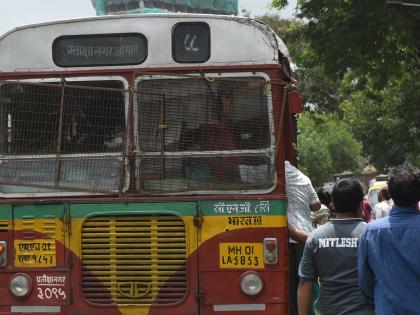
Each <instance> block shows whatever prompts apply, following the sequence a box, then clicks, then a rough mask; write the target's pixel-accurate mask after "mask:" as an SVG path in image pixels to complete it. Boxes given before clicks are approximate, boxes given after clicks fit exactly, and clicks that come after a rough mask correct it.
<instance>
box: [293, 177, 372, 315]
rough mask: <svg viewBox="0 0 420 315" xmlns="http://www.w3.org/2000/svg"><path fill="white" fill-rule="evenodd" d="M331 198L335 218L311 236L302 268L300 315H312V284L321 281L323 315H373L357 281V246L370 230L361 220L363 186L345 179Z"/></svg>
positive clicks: (301, 263)
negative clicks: (310, 310)
mask: <svg viewBox="0 0 420 315" xmlns="http://www.w3.org/2000/svg"><path fill="white" fill-rule="evenodd" d="M332 196H333V203H334V208H335V212H336V219H332V220H330V221H328V222H327V223H326V224H324V225H322V226H320V227H319V228H317V229H315V230H314V231H313V232H312V233H311V234H310V235H309V237H308V239H307V241H306V244H305V249H304V252H303V257H302V260H301V262H300V265H299V277H300V278H301V281H300V284H299V289H298V306H299V315H307V314H309V307H310V303H311V297H312V285H313V282H314V281H317V279H318V278H319V281H320V283H321V286H320V294H319V298H318V300H317V304H319V308H320V310H321V313H322V315H344V314H349V315H350V314H351V315H364V314H372V315H373V314H374V313H375V312H374V309H373V305H372V304H369V303H368V302H367V301H366V300H365V299H364V297H363V296H362V293H361V291H360V289H359V286H358V280H357V261H356V255H357V247H358V246H359V241H360V238H361V237H362V235H363V232H364V231H365V229H366V227H367V224H366V223H364V222H363V221H362V219H361V214H362V211H363V206H362V202H363V189H362V186H361V185H360V183H359V182H357V181H353V180H348V179H345V180H342V181H340V182H339V183H338V184H336V185H335V186H334V188H333V192H332Z"/></svg>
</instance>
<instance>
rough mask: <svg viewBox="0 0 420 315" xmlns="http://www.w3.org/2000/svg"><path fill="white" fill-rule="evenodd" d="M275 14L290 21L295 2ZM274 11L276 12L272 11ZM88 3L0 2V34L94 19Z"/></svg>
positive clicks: (261, 2)
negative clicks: (41, 24) (30, 26)
mask: <svg viewBox="0 0 420 315" xmlns="http://www.w3.org/2000/svg"><path fill="white" fill-rule="evenodd" d="M269 2H270V1H269V0H239V10H241V9H246V10H247V11H249V12H251V16H255V15H263V14H264V13H266V12H268V11H269V9H268V5H269ZM289 2H291V3H292V4H291V5H290V6H289V7H288V8H287V9H285V10H281V11H280V12H279V13H280V15H281V16H282V17H284V18H292V15H293V12H294V7H295V4H296V0H291V1H290V0H289ZM273 12H276V11H273ZM95 15H96V13H95V10H94V9H93V6H92V4H91V1H90V0H29V1H28V0H0V35H1V34H3V33H5V32H7V31H9V30H11V29H12V28H14V27H16V26H22V25H26V24H32V23H39V22H47V21H53V20H60V19H66V18H78V17H88V16H95Z"/></svg>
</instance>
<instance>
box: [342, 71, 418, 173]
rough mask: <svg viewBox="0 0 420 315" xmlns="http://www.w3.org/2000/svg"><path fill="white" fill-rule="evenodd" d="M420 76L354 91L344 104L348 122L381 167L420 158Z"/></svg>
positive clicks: (414, 160)
mask: <svg viewBox="0 0 420 315" xmlns="http://www.w3.org/2000/svg"><path fill="white" fill-rule="evenodd" d="M418 80H420V78H418V79H416V80H413V79H412V78H407V79H404V80H399V81H397V82H390V83H389V84H388V85H387V86H386V87H384V88H383V89H381V90H376V89H372V88H369V85H368V86H367V87H366V88H365V89H363V90H359V91H357V90H356V91H354V93H352V95H351V97H349V98H348V99H347V100H346V101H344V102H343V103H342V104H341V109H342V111H343V113H344V116H343V117H344V120H345V122H346V123H347V124H348V125H349V126H351V130H352V132H353V134H354V135H355V136H356V138H357V139H359V140H361V141H363V144H364V148H365V153H366V155H367V156H369V157H370V159H371V160H372V161H375V165H376V167H377V168H379V169H380V170H383V169H387V168H389V167H391V166H395V165H398V164H401V163H403V162H405V161H407V160H408V161H410V162H411V163H413V164H417V165H419V159H420V158H419V157H420V143H419V142H420V140H419V139H420V129H419V125H418V123H419V121H420V110H419V109H420V108H419V105H418V103H417V102H418V100H419V99H420V95H419V94H420V91H419V89H420V82H419V81H418Z"/></svg>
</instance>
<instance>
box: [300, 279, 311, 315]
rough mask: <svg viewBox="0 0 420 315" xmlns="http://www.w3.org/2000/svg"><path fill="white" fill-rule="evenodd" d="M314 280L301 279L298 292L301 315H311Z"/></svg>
mask: <svg viewBox="0 0 420 315" xmlns="http://www.w3.org/2000/svg"><path fill="white" fill-rule="evenodd" d="M313 284H314V281H313V280H306V279H301V280H300V282H299V288H298V292H297V298H298V310H299V315H309V312H310V310H311V302H312V286H313Z"/></svg>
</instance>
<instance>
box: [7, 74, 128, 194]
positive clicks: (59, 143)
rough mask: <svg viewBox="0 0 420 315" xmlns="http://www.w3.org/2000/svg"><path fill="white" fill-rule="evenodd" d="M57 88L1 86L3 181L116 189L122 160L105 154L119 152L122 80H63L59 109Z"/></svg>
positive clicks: (28, 85) (121, 129)
mask: <svg viewBox="0 0 420 315" xmlns="http://www.w3.org/2000/svg"><path fill="white" fill-rule="evenodd" d="M76 84H77V86H76ZM117 88H118V89H121V90H120V91H118V90H115V89H117ZM61 91H62V88H61V86H60V85H59V84H58V83H49V84H45V83H28V82H25V83H5V84H3V85H1V86H0V100H1V101H0V117H1V122H0V126H1V128H0V139H1V140H0V154H1V159H2V162H3V163H2V164H1V165H0V177H1V182H2V183H11V184H16V185H30V186H32V185H33V186H41V187H42V186H43V187H56V188H60V187H61V188H63V187H65V188H77V189H88V187H97V188H99V189H103V190H115V189H116V187H117V185H118V180H117V178H118V172H119V167H118V165H120V162H119V160H120V159H119V158H117V157H111V156H109V155H107V156H104V154H111V153H117V152H120V153H121V151H122V144H123V141H122V139H123V136H124V129H125V117H124V116H125V100H124V93H123V91H124V90H123V83H122V82H119V81H99V82H97V81H86V82H69V83H66V85H65V86H64V94H63V95H64V98H63V107H62V108H61ZM60 113H62V115H63V116H62V118H60ZM60 121H61V125H60ZM59 139H60V140H59ZM57 154H59V155H60V174H57ZM98 167H99V168H98ZM9 188H10V187H9ZM19 190H21V189H19ZM28 191H31V190H30V189H29V190H28ZM37 191H39V190H37Z"/></svg>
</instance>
